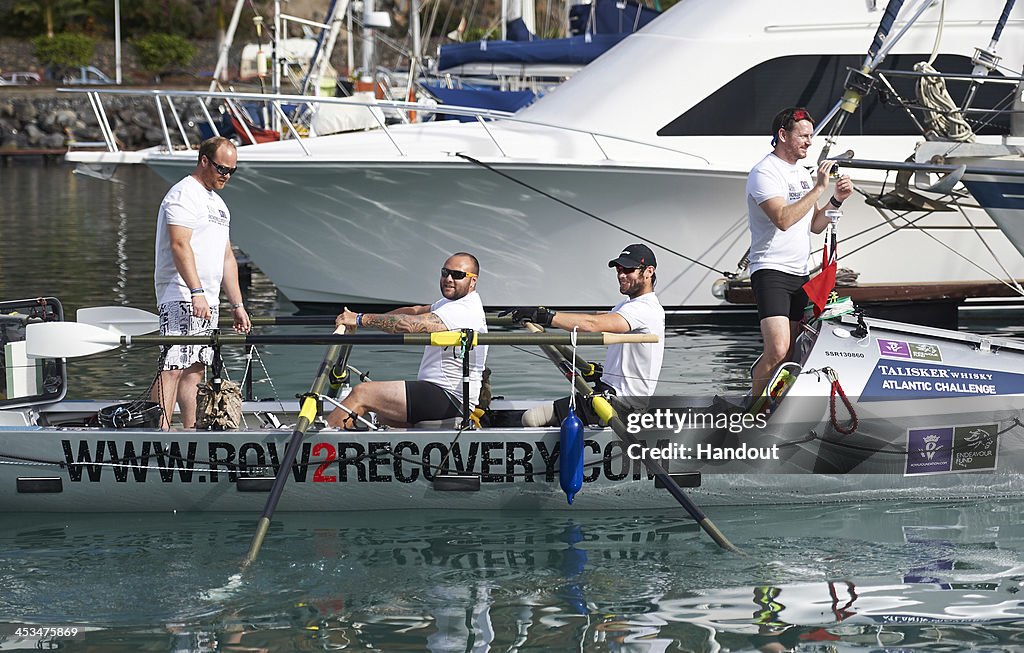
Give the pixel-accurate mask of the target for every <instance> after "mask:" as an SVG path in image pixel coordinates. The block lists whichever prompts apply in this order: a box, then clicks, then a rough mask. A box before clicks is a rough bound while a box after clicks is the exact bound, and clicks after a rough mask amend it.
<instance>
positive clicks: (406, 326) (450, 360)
mask: <svg viewBox="0 0 1024 653" xmlns="http://www.w3.org/2000/svg"><path fill="white" fill-rule="evenodd" d="M479 275H480V263H479V261H477V259H476V257H475V256H473V255H472V254H468V253H466V252H456V253H455V254H452V255H451V256H449V257H448V260H446V261H445V262H444V266H443V267H442V268H441V295H442V297H441V299H438V300H437V301H436V302H434V303H433V304H430V305H423V306H405V307H402V308H396V309H395V310H393V311H391V312H389V313H380V314H378V313H353V312H352V311H350V310H348V308H345V310H344V311H342V313H341V314H340V315H338V317H337V319H336V320H335V323H336V324H337V325H338V326H344V327H345V328H346V329H347V330H348V332H349V333H352V332H355V331H356V330H357V329H359V328H371V329H380V330H381V331H385V332H387V333H434V332H435V331H456V330H459V329H473V330H474V331H476V332H477V333H486V332H487V320H486V318H485V316H484V307H483V302H482V301H481V300H480V295H478V294H477V292H476V284H477V280H478V278H479ZM455 349H456V348H454V347H444V348H441V347H434V346H428V347H426V348H425V349H424V351H423V358H422V360H421V361H420V370H419V374H418V375H417V377H416V379H417V380H416V381H367V382H365V383H360V384H359V385H357V386H355V387H354V388H352V392H350V393H349V395H348V396H347V397H346V398H345V400H344V401H343V402H341V403H342V405H343V406H345V408H347V409H348V411H345V410H342V409H340V408H338V409H335V410H334V411H332V412H331V414H330V415H328V417H327V423H328V424H330V425H331V426H335V427H343V428H349V429H354V428H355V423H356V420H355V418H354V417H352V415H353V414H355V415H359V416H363V415H365V414H366V413H367V412H369V411H372V412H374V413H376V414H377V418H378V420H379V421H381V422H382V423H384V424H387V425H388V426H399V427H402V426H409V425H411V424H415V423H416V422H422V421H427V420H443V419H448V418H451V417H458V416H459V415H461V414H462V360H461V359H459V358H457V357H456V356H457V354H458V352H457V351H456V350H455ZM469 357H470V365H469V395H470V406H471V408H472V407H475V406H476V404H477V402H478V400H479V396H480V386H481V384H482V382H483V372H484V365H485V363H486V361H487V346H486V345H478V346H476V347H474V348H473V349H472V350H471V351H470V353H469Z"/></svg>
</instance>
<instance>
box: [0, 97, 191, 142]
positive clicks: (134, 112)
mask: <svg viewBox="0 0 1024 653" xmlns="http://www.w3.org/2000/svg"><path fill="white" fill-rule="evenodd" d="M103 107H104V110H105V113H106V116H107V120H108V121H109V122H110V123H111V124H110V127H111V129H112V130H113V132H114V134H115V135H116V137H117V140H118V146H119V147H120V148H121V149H125V150H137V149H140V148H144V147H149V146H151V145H157V144H159V143H161V142H163V131H162V129H161V127H160V117H159V115H158V113H157V110H156V105H155V103H154V101H153V99H152V98H127V97H118V96H104V97H103ZM167 113H169V112H167ZM168 119H170V118H169V117H168ZM168 127H169V128H171V129H176V126H175V125H173V124H171V125H168ZM184 127H185V131H186V134H188V137H189V139H190V141H191V142H193V143H196V142H198V141H199V140H200V138H201V137H200V134H199V130H198V127H196V126H195V125H188V124H185V125H184ZM98 141H102V136H101V132H100V127H99V122H98V120H97V118H96V114H95V112H93V110H92V108H91V106H90V104H89V100H88V98H87V97H86V96H85V95H77V94H67V93H57V92H56V91H55V90H53V89H30V90H24V87H20V88H17V89H14V88H10V89H3V90H2V91H0V150H19V149H20V150H26V149H41V150H51V149H52V150H56V149H64V148H66V147H68V146H69V145H74V144H75V143H83V142H98ZM178 142H180V139H178Z"/></svg>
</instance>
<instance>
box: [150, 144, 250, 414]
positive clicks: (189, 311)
mask: <svg viewBox="0 0 1024 653" xmlns="http://www.w3.org/2000/svg"><path fill="white" fill-rule="evenodd" d="M237 159H238V156H237V153H236V152H235V146H234V144H233V143H232V142H231V141H229V140H228V139H226V138H222V137H220V136H215V137H213V138H209V139H207V140H205V141H203V143H202V144H201V145H200V146H199V160H198V162H197V163H196V167H195V169H194V170H193V171H192V173H191V174H190V175H188V176H187V177H185V178H184V179H182V180H181V181H179V182H178V183H177V184H175V185H174V186H172V187H171V189H170V190H169V191H167V194H166V195H165V196H164V199H163V202H161V204H160V212H159V214H158V216H157V227H156V266H155V270H154V273H153V280H154V285H155V286H156V302H157V305H158V306H159V307H160V333H161V334H162V335H197V334H203V333H209V332H210V330H211V329H214V328H216V326H217V316H218V308H219V306H220V292H221V288H222V287H223V289H224V291H225V292H226V293H227V299H228V302H229V303H230V304H231V311H232V315H233V318H234V328H235V330H236V331H239V332H243V333H247V332H248V331H249V329H250V326H251V325H250V322H249V315H248V314H247V313H246V312H245V306H244V305H243V304H242V290H241V288H240V287H239V285H238V263H237V262H236V261H235V254H234V252H233V251H232V249H231V241H230V238H229V233H228V232H229V226H230V224H231V213H230V212H229V211H228V207H227V205H226V204H224V200H223V199H221V197H220V195H218V194H217V193H216V192H215V191H218V190H220V189H222V188H224V186H225V185H226V184H227V183H228V181H229V180H230V179H231V177H232V176H233V174H234V173H235V165H236V162H237ZM212 362H213V350H212V348H210V347H207V346H204V345H174V346H170V347H161V355H160V373H159V376H158V379H157V383H156V384H155V385H154V387H153V391H152V396H153V400H154V401H159V402H160V405H161V406H162V407H163V410H164V419H163V422H162V426H163V428H164V429H169V428H170V416H171V410H172V409H173V408H174V402H175V400H177V402H178V408H179V410H180V411H181V423H182V425H183V426H184V427H185V428H193V427H194V426H195V422H196V389H197V387H198V385H199V382H200V381H202V378H203V373H204V371H205V366H206V365H209V364H211V363H212Z"/></svg>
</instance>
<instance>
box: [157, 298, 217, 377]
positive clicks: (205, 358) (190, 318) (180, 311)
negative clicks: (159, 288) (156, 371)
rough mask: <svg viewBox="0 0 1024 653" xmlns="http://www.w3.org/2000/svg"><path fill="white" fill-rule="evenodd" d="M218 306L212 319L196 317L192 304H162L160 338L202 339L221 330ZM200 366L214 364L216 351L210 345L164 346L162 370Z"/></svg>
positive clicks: (161, 347) (211, 316) (211, 310)
mask: <svg viewBox="0 0 1024 653" xmlns="http://www.w3.org/2000/svg"><path fill="white" fill-rule="evenodd" d="M218 309H219V307H218V306H211V307H210V319H208V320H205V319H201V318H198V317H195V316H194V315H192V302H183V301H178V302H167V303H166V304H160V335H162V336H201V335H207V334H209V333H212V332H213V330H214V329H215V328H216V327H217V313H218ZM196 363H202V364H203V365H212V364H213V347H210V346H209V345H161V346H160V365H159V367H160V369H161V370H184V369H187V368H189V367H192V366H193V365H195V364H196Z"/></svg>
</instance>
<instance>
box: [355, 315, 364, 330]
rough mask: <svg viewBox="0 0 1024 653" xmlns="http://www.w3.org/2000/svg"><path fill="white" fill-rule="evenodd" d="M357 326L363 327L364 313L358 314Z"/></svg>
mask: <svg viewBox="0 0 1024 653" xmlns="http://www.w3.org/2000/svg"><path fill="white" fill-rule="evenodd" d="M356 326H357V327H361V326H363V314H362V313H357V314H356Z"/></svg>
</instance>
